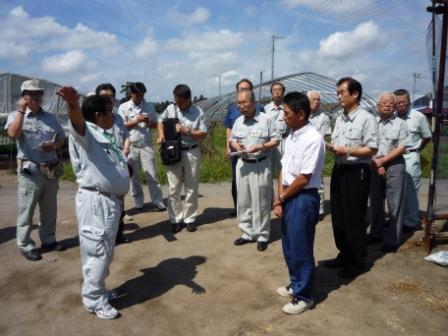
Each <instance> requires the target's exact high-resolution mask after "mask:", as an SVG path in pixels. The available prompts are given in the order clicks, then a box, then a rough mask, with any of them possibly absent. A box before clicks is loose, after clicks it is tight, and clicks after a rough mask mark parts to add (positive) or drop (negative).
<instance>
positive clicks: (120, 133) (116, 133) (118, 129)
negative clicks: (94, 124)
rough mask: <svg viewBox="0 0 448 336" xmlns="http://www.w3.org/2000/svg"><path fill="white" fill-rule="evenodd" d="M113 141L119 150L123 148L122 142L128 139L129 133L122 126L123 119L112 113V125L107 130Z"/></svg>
mask: <svg viewBox="0 0 448 336" xmlns="http://www.w3.org/2000/svg"><path fill="white" fill-rule="evenodd" d="M107 132H109V133H111V134H112V136H113V137H114V139H115V143H116V144H117V146H118V147H119V148H120V149H123V148H124V142H125V140H126V139H127V138H128V136H129V133H128V130H127V129H126V126H125V125H124V122H123V119H122V118H121V116H120V115H119V114H117V113H114V125H113V126H112V127H111V128H110V129H109V130H107Z"/></svg>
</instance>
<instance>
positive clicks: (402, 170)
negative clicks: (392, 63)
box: [225, 77, 431, 314]
mask: <svg viewBox="0 0 448 336" xmlns="http://www.w3.org/2000/svg"><path fill="white" fill-rule="evenodd" d="M252 89H253V86H252V83H251V82H250V81H249V80H247V79H243V80H241V81H239V82H238V83H237V86H236V90H237V105H236V108H235V106H232V107H231V108H230V109H229V111H228V114H227V117H226V119H225V126H226V127H227V135H228V137H227V140H228V156H229V158H230V159H231V160H232V168H233V169H232V172H233V174H234V176H233V178H234V180H235V186H233V185H232V196H233V198H234V202H235V206H236V214H237V220H238V225H239V228H240V230H241V236H240V237H239V238H238V239H237V240H235V241H234V244H235V245H236V246H240V245H244V244H248V243H252V242H257V249H258V250H259V251H264V250H266V248H267V246H268V241H269V233H270V211H271V206H272V209H273V211H274V213H275V214H276V215H277V216H279V217H281V218H282V243H283V245H282V246H283V252H284V257H285V260H286V264H287V266H288V271H289V276H290V284H289V285H287V286H285V287H280V288H279V289H278V291H277V292H278V294H279V295H281V296H292V301H291V303H289V304H287V305H285V306H284V307H283V310H284V311H285V312H286V313H290V314H297V313H300V312H302V311H304V310H306V309H308V308H309V307H311V306H312V305H313V300H312V296H311V284H312V274H313V270H314V257H313V242H314V232H315V231H314V230H315V229H314V225H315V224H316V223H317V222H318V220H321V219H323V217H324V215H325V212H324V188H323V187H324V186H323V179H322V169H323V166H324V154H325V150H324V149H323V147H322V146H321V145H322V144H323V143H324V140H325V146H324V147H325V148H326V149H327V150H328V151H330V152H331V153H333V154H334V160H335V164H334V167H333V170H332V174H331V186H330V190H331V195H330V205H331V217H332V225H333V233H334V240H335V244H336V247H337V248H338V250H339V254H338V256H337V257H336V258H335V259H333V260H329V261H327V262H326V263H325V266H327V267H329V268H340V271H339V273H338V275H339V276H341V277H346V278H352V277H355V276H357V275H358V274H360V273H362V272H363V271H364V270H365V268H366V255H367V248H366V246H367V244H374V243H379V242H383V246H382V248H381V251H382V252H383V253H390V252H394V251H396V250H397V249H398V247H399V246H400V244H401V243H402V231H411V230H414V229H415V228H416V227H418V225H419V221H420V217H419V205H418V198H417V197H418V191H419V188H420V177H421V169H420V151H421V150H422V149H423V148H424V147H425V146H426V144H427V143H428V142H429V141H430V139H431V131H430V129H429V125H428V122H427V120H426V118H425V117H424V116H423V114H421V113H420V112H418V111H416V110H413V109H411V108H410V97H409V93H408V92H407V91H406V90H402V89H400V90H397V91H395V92H394V93H390V92H386V93H382V94H381V95H380V97H379V101H378V105H377V110H378V116H377V117H375V116H374V115H373V114H372V113H370V112H368V111H366V110H364V109H363V108H362V107H361V104H360V102H361V98H362V86H361V84H360V83H359V82H358V81H356V80H355V79H353V78H351V77H344V78H341V79H340V80H339V81H338V82H337V95H338V99H339V104H340V106H341V108H342V110H343V113H342V114H341V116H339V117H338V118H337V120H336V123H335V125H334V129H333V131H332V130H331V124H330V119H329V118H328V116H327V115H325V114H324V113H323V112H321V111H320V110H319V107H320V94H319V92H317V91H309V92H308V93H307V98H304V96H303V95H300V94H298V93H289V94H287V95H286V96H284V93H285V87H284V86H283V84H281V83H277V82H274V83H273V84H272V85H271V93H272V102H271V103H269V104H268V105H266V106H264V108H262V107H261V106H260V105H259V104H257V103H256V101H255V97H254V94H253V91H252ZM237 112H239V113H240V117H238V118H237V116H238V113H237ZM311 128H312V131H311ZM316 134H317V135H316ZM321 147H322V148H321ZM277 175H278V187H277V196H276V197H274V193H273V192H271V190H272V186H273V179H274V178H275V177H277ZM316 195H319V196H320V197H319V196H318V197H316ZM369 196H370V200H371V228H370V233H369V234H367V226H366V222H365V218H366V213H367V202H368V199H369ZM316 200H317V204H318V205H316V204H315V202H316ZM385 201H387V209H388V215H387V217H386V215H385V211H384V210H385V206H384V204H385ZM386 218H387V222H388V223H387V225H386Z"/></svg>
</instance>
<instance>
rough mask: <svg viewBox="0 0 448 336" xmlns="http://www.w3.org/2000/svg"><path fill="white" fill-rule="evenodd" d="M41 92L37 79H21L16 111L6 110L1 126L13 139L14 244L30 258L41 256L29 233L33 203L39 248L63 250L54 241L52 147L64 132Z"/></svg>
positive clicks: (59, 142) (54, 161) (55, 179)
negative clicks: (15, 185) (37, 217)
mask: <svg viewBox="0 0 448 336" xmlns="http://www.w3.org/2000/svg"><path fill="white" fill-rule="evenodd" d="M43 94H44V89H43V88H42V87H41V85H40V82H39V80H37V79H31V80H27V81H24V82H23V83H22V87H21V97H20V99H19V101H18V103H17V111H16V112H13V113H10V115H9V116H8V120H7V123H6V126H5V129H7V131H8V135H9V136H10V137H11V138H13V139H15V140H16V141H17V174H18V200H17V202H18V216H17V245H18V246H19V248H20V250H21V252H22V254H23V255H24V256H25V258H27V259H28V260H31V261H36V260H39V259H41V258H42V256H41V251H39V250H38V249H36V246H35V243H34V241H33V240H32V239H31V237H30V235H31V231H32V226H31V225H32V220H33V214H34V210H35V209H36V206H37V204H39V212H40V225H39V237H40V240H41V243H42V249H41V250H42V251H63V250H65V247H64V246H63V245H61V244H59V243H58V242H57V241H56V217H57V199H56V195H57V192H58V189H59V176H58V173H57V172H56V168H57V167H58V155H57V153H56V151H57V150H58V149H59V148H60V147H61V146H62V144H63V143H64V139H65V135H64V131H63V129H62V127H61V125H60V124H59V122H58V121H57V119H56V117H55V116H54V115H53V114H51V113H49V112H46V111H44V110H43V109H42V107H41V105H42V98H43Z"/></svg>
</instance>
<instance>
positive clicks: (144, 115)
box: [118, 82, 166, 211]
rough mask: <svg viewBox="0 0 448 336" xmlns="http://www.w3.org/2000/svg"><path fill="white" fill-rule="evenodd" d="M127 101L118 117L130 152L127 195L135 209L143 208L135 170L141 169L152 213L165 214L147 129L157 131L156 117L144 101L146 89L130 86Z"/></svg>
mask: <svg viewBox="0 0 448 336" xmlns="http://www.w3.org/2000/svg"><path fill="white" fill-rule="evenodd" d="M129 90H130V92H131V99H130V100H128V101H127V102H125V103H123V104H121V105H120V107H119V108H118V113H119V114H120V116H121V117H122V118H123V121H124V124H125V126H126V128H127V129H128V131H129V140H130V143H131V150H130V152H129V156H128V163H129V164H130V165H131V166H132V169H133V171H134V174H133V175H132V178H131V181H132V184H131V193H132V197H133V198H134V204H135V207H136V208H137V209H142V208H143V205H144V195H143V190H142V187H141V182H140V178H139V174H138V172H139V170H140V167H142V169H143V172H144V173H145V178H146V183H147V184H148V189H149V195H150V196H151V201H152V203H153V204H154V205H155V207H156V210H159V211H164V210H166V207H165V205H164V204H163V195H162V190H161V188H160V183H159V181H158V180H157V171H156V163H155V156H154V150H153V148H152V133H151V129H152V128H156V127H157V120H158V115H157V113H156V110H155V109H154V105H153V104H152V103H149V102H147V101H145V100H144V97H145V93H146V87H145V85H144V84H143V83H140V82H137V83H132V84H131V85H130V87H129Z"/></svg>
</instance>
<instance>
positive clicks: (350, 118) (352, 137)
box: [331, 106, 378, 164]
mask: <svg viewBox="0 0 448 336" xmlns="http://www.w3.org/2000/svg"><path fill="white" fill-rule="evenodd" d="M331 142H332V144H333V145H334V146H338V147H339V146H344V147H348V148H353V149H354V148H358V147H364V146H368V147H370V148H374V149H377V148H378V127H377V124H376V120H375V117H374V116H373V115H372V114H370V113H369V112H367V111H366V110H364V109H363V108H362V107H361V106H358V107H357V108H356V109H355V110H354V111H351V112H350V113H348V114H345V113H342V114H341V115H340V116H339V117H338V118H337V119H336V124H335V126H334V130H333V133H332V134H331ZM335 160H336V163H338V164H359V163H366V164H370V162H371V160H372V158H371V157H370V156H369V157H356V156H336V155H335Z"/></svg>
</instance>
